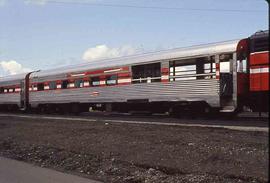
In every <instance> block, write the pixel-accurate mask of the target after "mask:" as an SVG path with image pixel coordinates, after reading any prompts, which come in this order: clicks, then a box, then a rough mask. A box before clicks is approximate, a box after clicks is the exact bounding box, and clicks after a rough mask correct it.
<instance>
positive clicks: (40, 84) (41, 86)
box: [37, 83, 44, 91]
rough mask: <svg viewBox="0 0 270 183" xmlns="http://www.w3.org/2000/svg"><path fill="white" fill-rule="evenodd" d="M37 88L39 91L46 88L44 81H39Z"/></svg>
mask: <svg viewBox="0 0 270 183" xmlns="http://www.w3.org/2000/svg"><path fill="white" fill-rule="evenodd" d="M37 90H38V91H42V90H44V84H43V83H38V84H37Z"/></svg>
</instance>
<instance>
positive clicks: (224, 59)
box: [219, 54, 233, 73]
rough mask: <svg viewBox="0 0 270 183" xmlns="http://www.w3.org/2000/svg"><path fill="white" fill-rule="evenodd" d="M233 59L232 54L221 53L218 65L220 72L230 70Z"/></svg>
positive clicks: (228, 71)
mask: <svg viewBox="0 0 270 183" xmlns="http://www.w3.org/2000/svg"><path fill="white" fill-rule="evenodd" d="M232 59H233V55H232V54H221V55H220V56H219V61H220V63H219V67H220V72H221V73H230V72H231V68H230V65H231V61H232Z"/></svg>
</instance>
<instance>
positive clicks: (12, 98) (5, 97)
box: [0, 93, 20, 105]
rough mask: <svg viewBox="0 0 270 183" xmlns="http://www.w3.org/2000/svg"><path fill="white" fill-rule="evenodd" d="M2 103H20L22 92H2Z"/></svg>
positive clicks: (0, 101) (0, 98)
mask: <svg viewBox="0 0 270 183" xmlns="http://www.w3.org/2000/svg"><path fill="white" fill-rule="evenodd" d="M1 104H18V105H19V104H20V94H19V93H14V94H11V93H9V94H0V105H1Z"/></svg>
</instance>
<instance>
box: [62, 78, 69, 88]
mask: <svg viewBox="0 0 270 183" xmlns="http://www.w3.org/2000/svg"><path fill="white" fill-rule="evenodd" d="M67 87H68V80H64V81H62V85H61V88H62V89H66V88H67Z"/></svg>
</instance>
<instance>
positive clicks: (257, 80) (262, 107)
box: [237, 31, 269, 112]
mask: <svg viewBox="0 0 270 183" xmlns="http://www.w3.org/2000/svg"><path fill="white" fill-rule="evenodd" d="M237 53H238V72H237V78H238V99H239V105H240V106H247V107H249V108H250V109H251V110H252V111H257V112H258V111H262V112H267V111H269V31H260V32H257V33H255V34H253V35H252V36H251V37H249V38H248V39H244V40H241V41H240V42H239V44H238V48H237Z"/></svg>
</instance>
